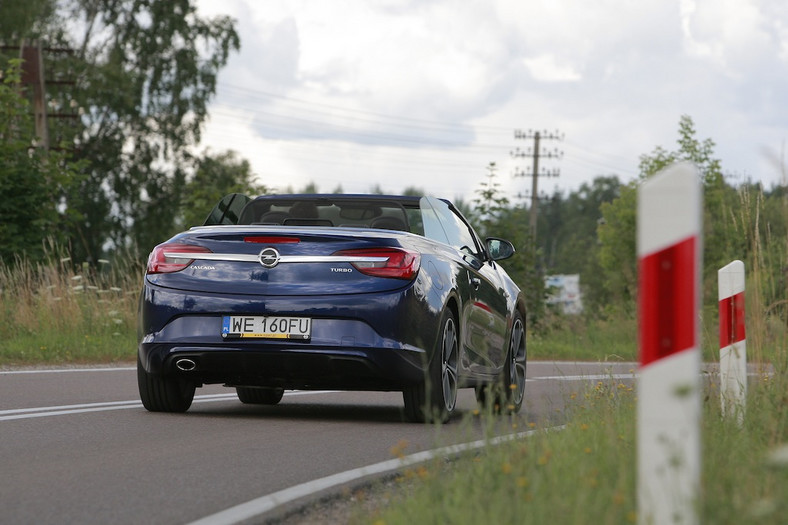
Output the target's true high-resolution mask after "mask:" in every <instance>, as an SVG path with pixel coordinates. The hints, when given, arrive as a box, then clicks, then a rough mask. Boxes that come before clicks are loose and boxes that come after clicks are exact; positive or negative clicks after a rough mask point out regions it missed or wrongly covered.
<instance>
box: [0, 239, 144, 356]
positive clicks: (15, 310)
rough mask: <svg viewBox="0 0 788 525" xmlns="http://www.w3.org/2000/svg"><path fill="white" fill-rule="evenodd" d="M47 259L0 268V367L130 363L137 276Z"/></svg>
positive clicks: (133, 269) (105, 264) (132, 270)
mask: <svg viewBox="0 0 788 525" xmlns="http://www.w3.org/2000/svg"><path fill="white" fill-rule="evenodd" d="M49 252H50V256H49V257H48V258H47V260H46V261H44V262H39V263H33V262H30V261H25V260H17V261H15V262H14V263H12V264H0V315H2V323H0V365H23V364H31V363H47V364H58V363H84V362H113V361H125V360H132V359H133V358H134V355H135V353H134V352H135V348H136V335H135V326H136V305H137V298H138V295H139V286H140V284H139V283H140V278H141V272H140V268H139V267H138V266H135V265H134V264H121V265H113V264H112V263H110V262H109V261H104V260H101V261H99V263H98V264H97V265H95V266H90V265H78V266H77V267H74V266H73V265H72V263H71V259H70V258H69V257H68V256H67V255H65V254H63V253H61V252H58V251H57V250H55V249H50V251H49Z"/></svg>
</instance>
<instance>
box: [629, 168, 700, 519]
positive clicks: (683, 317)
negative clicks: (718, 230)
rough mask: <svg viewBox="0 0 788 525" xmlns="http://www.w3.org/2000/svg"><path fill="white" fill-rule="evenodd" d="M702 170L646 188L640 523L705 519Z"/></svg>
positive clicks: (674, 172)
mask: <svg viewBox="0 0 788 525" xmlns="http://www.w3.org/2000/svg"><path fill="white" fill-rule="evenodd" d="M702 202H703V191H702V186H701V181H700V176H699V174H698V171H697V169H696V168H695V166H693V165H692V164H688V163H680V164H675V165H673V166H671V167H669V168H667V169H665V170H664V171H662V172H660V173H659V174H657V175H655V176H654V177H653V178H651V179H649V180H647V181H646V182H644V183H643V185H642V186H641V187H640V189H639V191H638V223H637V234H638V237H637V246H638V247H637V253H638V264H639V281H640V282H639V292H638V307H639V332H640V334H639V347H640V348H639V350H640V374H639V379H638V402H637V405H638V406H637V412H638V415H637V426H638V431H637V436H638V446H637V449H638V452H637V456H638V478H637V479H638V523H640V524H641V525H646V524H649V525H662V524H668V523H676V524H679V523H680V524H682V525H687V524H690V525H692V524H697V523H698V521H699V517H698V505H699V496H700V471H701V462H700V461H701V460H700V448H701V447H700V414H701V379H700V371H701V354H700V341H699V329H698V324H699V322H698V317H699V309H700V272H701V263H700V261H701V253H702V245H703V239H702V231H703V230H702V224H703V223H702V217H703V214H702Z"/></svg>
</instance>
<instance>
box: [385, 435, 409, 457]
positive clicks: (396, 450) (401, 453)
mask: <svg viewBox="0 0 788 525" xmlns="http://www.w3.org/2000/svg"><path fill="white" fill-rule="evenodd" d="M406 448H408V440H407V439H400V440H399V441H397V444H396V445H394V446H393V447H391V448H390V449H389V451H390V452H391V455H392V456H394V457H397V458H400V459H402V458H403V457H405V449H406Z"/></svg>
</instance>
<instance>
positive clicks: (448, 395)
mask: <svg viewBox="0 0 788 525" xmlns="http://www.w3.org/2000/svg"><path fill="white" fill-rule="evenodd" d="M458 363H459V337H458V334H457V322H456V321H455V320H454V315H453V314H452V312H451V310H446V312H444V314H443V317H442V319H441V332H440V337H439V338H438V344H437V347H436V348H435V352H434V353H433V356H432V361H431V362H430V365H429V368H428V372H427V376H426V377H425V378H424V381H422V382H420V383H418V384H416V385H414V386H412V387H409V388H407V389H406V390H405V391H404V392H403V399H404V401H405V415H406V416H407V418H408V419H410V420H411V421H416V422H426V423H432V422H441V423H445V422H446V421H448V420H449V418H451V415H452V414H453V413H454V409H455V407H456V405H457V389H458V386H459V374H458Z"/></svg>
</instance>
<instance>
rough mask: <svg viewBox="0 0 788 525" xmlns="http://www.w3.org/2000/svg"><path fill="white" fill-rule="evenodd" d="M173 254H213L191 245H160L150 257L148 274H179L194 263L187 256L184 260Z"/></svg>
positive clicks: (205, 249) (206, 249)
mask: <svg viewBox="0 0 788 525" xmlns="http://www.w3.org/2000/svg"><path fill="white" fill-rule="evenodd" d="M173 253H184V254H189V253H211V250H209V249H208V248H203V247H202V246H193V245H190V244H175V243H172V244H160V245H158V246H156V247H155V248H154V249H153V251H152V252H151V253H150V256H149V257H148V273H173V272H179V271H181V270H183V269H184V268H186V267H187V266H189V265H190V264H191V263H193V262H194V259H189V258H188V257H186V256H184V257H183V258H181V257H173V256H172V254H173ZM168 255H169V256H168Z"/></svg>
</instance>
